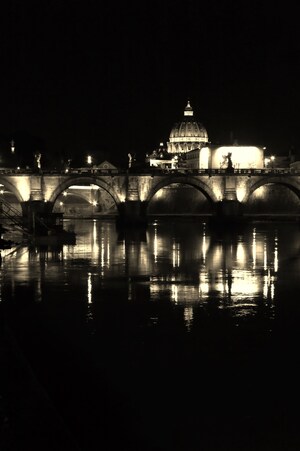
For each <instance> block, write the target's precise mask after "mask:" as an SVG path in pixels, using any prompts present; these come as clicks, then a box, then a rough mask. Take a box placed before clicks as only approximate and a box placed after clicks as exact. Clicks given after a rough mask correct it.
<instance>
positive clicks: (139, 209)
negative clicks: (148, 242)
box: [117, 200, 147, 227]
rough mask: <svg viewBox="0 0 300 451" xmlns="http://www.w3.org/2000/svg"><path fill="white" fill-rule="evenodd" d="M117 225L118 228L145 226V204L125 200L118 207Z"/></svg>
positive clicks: (138, 201)
mask: <svg viewBox="0 0 300 451" xmlns="http://www.w3.org/2000/svg"><path fill="white" fill-rule="evenodd" d="M118 210H119V216H118V218H117V225H118V226H120V227H138V226H140V227H145V226H146V225H147V214H146V211H147V202H142V201H140V200H127V201H125V202H122V203H120V204H119V205H118Z"/></svg>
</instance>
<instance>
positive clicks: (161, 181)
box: [0, 168, 300, 222]
mask: <svg viewBox="0 0 300 451" xmlns="http://www.w3.org/2000/svg"><path fill="white" fill-rule="evenodd" d="M174 183H176V184H184V185H189V186H192V187H194V188H196V189H198V190H199V191H201V192H202V193H203V195H204V196H205V197H206V198H207V199H208V200H209V201H210V202H211V204H212V205H213V206H216V205H219V206H220V207H221V209H220V211H222V212H223V214H225V215H226V213H230V214H232V213H233V214H235V213H236V212H237V211H238V210H239V207H240V206H242V205H243V204H247V201H248V199H249V197H250V196H251V194H252V193H254V192H255V191H256V190H257V189H258V188H260V187H262V186H264V185H267V184H270V183H271V184H279V185H284V186H285V187H287V188H289V189H290V190H291V191H292V192H293V193H295V194H296V196H297V197H298V198H299V199H300V172H299V173H298V172H295V171H292V170H291V169H288V168H287V169H244V170H243V169H239V170H235V171H234V172H233V173H231V174H228V173H227V172H226V170H225V169H219V170H216V169H215V170H207V169H203V170H187V169H183V170H175V171H164V172H163V171H161V170H147V171H145V172H139V173H136V172H133V171H131V170H129V171H127V170H120V171H119V170H98V169H88V168H79V169H73V170H70V171H69V172H67V173H66V172H55V171H51V172H50V171H43V172H42V171H40V172H39V173H33V172H29V171H25V172H21V171H16V170H2V171H0V184H2V185H3V186H4V187H5V188H6V189H7V190H9V191H10V192H11V193H13V194H14V195H15V197H16V198H17V200H18V201H19V202H20V205H21V207H22V212H23V215H24V216H26V215H27V214H28V211H32V210H34V211H35V212H36V213H37V212H38V213H39V214H41V215H42V216H43V215H44V216H45V215H46V216H47V215H49V214H51V212H52V211H53V207H54V203H55V201H56V199H57V198H58V196H59V195H60V194H61V193H62V192H64V191H65V190H67V189H68V188H69V187H71V186H73V185H90V184H93V185H96V186H99V187H100V188H102V189H103V190H105V191H106V192H107V193H108V194H109V195H110V196H111V198H112V199H113V201H114V202H115V204H116V207H117V209H118V212H119V215H120V216H121V217H123V218H125V219H127V220H128V221H129V222H134V221H139V220H141V219H142V218H143V217H145V215H146V213H147V206H148V204H149V202H150V200H151V199H152V198H153V196H154V195H155V193H157V192H158V191H159V190H161V189H162V188H164V187H166V186H169V185H171V184H174ZM228 205H230V207H229V209H228ZM291 213H295V214H296V213H298V212H291Z"/></svg>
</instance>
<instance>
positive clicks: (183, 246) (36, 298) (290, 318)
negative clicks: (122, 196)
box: [0, 218, 300, 451]
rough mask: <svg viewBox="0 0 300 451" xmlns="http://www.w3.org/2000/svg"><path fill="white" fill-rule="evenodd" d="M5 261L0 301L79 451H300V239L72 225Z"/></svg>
mask: <svg viewBox="0 0 300 451" xmlns="http://www.w3.org/2000/svg"><path fill="white" fill-rule="evenodd" d="M65 228H66V229H70V230H74V231H75V232H76V234H77V240H76V245H74V246H71V245H64V246H63V247H61V248H57V249H50V248H44V249H43V248H28V247H27V246H21V247H19V248H18V249H17V250H15V251H14V252H13V253H9V252H8V251H5V252H4V251H2V252H4V253H3V257H2V266H1V273H0V283H1V285H0V287H1V293H0V302H1V303H2V305H3V306H5V307H4V310H5V314H6V320H7V322H8V324H9V327H10V328H11V330H12V332H13V334H14V336H15V338H16V340H17V342H18V345H19V346H20V348H21V349H22V352H23V353H24V355H25V356H26V359H28V362H29V363H30V365H31V367H32V369H33V371H34V373H35V375H36V377H37V379H38V381H39V383H40V384H41V385H42V386H43V387H44V389H45V391H46V392H47V394H48V395H49V398H50V399H51V401H52V402H53V404H54V405H55V408H56V409H57V411H58V412H59V415H60V416H61V417H62V418H63V421H64V422H65V424H66V425H67V427H68V429H69V430H70V431H71V434H72V436H73V437H74V439H75V441H76V443H77V445H78V448H79V449H80V450H82V451H94V450H105V451H106V450H112V449H119V450H120V451H127V450H128V451H134V450H136V451H144V450H149V451H150V450H151V451H152V450H164V451H169V450H170V451H171V450H180V451H181V450H182V451H189V450H204V451H207V450H213V451H217V450H218V451H219V450H220V451H223V450H230V451H232V450H240V451H248V450H249V451H250V450H253V451H254V450H255V451H260V450H263V451H267V450H270V451H271V450H272V451H274V450H280V451H292V450H299V449H300V433H299V428H298V423H299V421H298V420H299V417H298V412H297V409H298V408H299V400H300V397H299V376H300V371H299V368H298V367H299V344H300V341H299V330H300V329H299V320H300V303H299V288H300V277H299V275H300V272H299V269H300V229H299V225H298V224H296V223H284V222H282V223H280V222H273V223H264V222H256V223H251V224H248V225H247V226H245V227H244V228H243V230H239V231H235V232H234V231H232V232H231V231H227V232H226V231H224V232H220V231H215V230H212V229H210V227H209V226H208V225H207V224H205V223H204V222H203V221H201V219H200V218H197V219H195V220H192V219H184V218H180V219H178V218H165V219H163V220H162V219H154V218H153V219H151V221H150V223H149V225H148V228H147V230H145V231H130V232H127V233H125V234H124V233H121V232H119V231H118V230H117V229H116V226H115V223H114V221H113V220H75V221H71V220H69V221H65Z"/></svg>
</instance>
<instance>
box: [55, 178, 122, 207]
mask: <svg viewBox="0 0 300 451" xmlns="http://www.w3.org/2000/svg"><path fill="white" fill-rule="evenodd" d="M72 185H97V186H99V187H100V188H102V189H104V190H105V191H106V192H107V193H108V194H110V196H111V197H112V198H113V200H114V202H115V204H116V206H117V207H118V206H119V204H120V203H121V199H120V197H119V195H118V194H117V192H116V191H115V190H114V188H112V187H111V186H110V185H109V184H108V183H107V182H106V181H105V180H103V179H100V178H97V177H96V178H95V177H72V178H68V179H67V180H64V181H62V182H61V183H60V184H59V185H58V186H57V187H56V188H55V190H54V191H53V193H52V194H51V197H50V199H49V202H51V203H52V204H53V205H54V203H55V201H56V199H57V198H58V196H59V195H60V194H61V193H62V192H63V191H65V190H67V189H68V188H69V187H70V186H72Z"/></svg>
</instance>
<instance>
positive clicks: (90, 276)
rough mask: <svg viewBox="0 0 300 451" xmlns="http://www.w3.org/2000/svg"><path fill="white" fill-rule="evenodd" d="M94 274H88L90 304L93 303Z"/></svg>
mask: <svg viewBox="0 0 300 451" xmlns="http://www.w3.org/2000/svg"><path fill="white" fill-rule="evenodd" d="M92 288H93V285H92V274H91V273H90V272H89V273H88V280H87V300H88V304H91V303H92Z"/></svg>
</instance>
